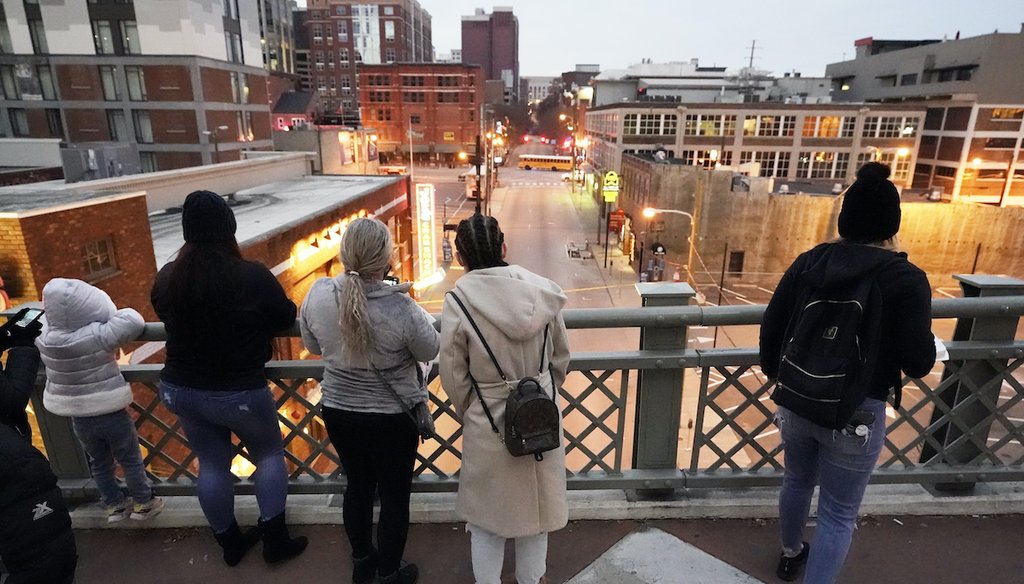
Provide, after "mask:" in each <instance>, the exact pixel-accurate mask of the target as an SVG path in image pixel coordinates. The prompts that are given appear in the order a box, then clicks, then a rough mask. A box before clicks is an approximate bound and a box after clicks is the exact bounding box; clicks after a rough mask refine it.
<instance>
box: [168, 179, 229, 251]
mask: <svg viewBox="0 0 1024 584" xmlns="http://www.w3.org/2000/svg"><path fill="white" fill-rule="evenodd" d="M236 227H237V224H236V223H235V214H234V212H233V211H232V210H231V207H229V206H228V203H227V201H225V200H224V197H221V196H220V195H218V194H217V193H212V192H210V191H194V192H192V193H190V194H189V196H188V197H186V198H185V204H184V205H183V206H182V209H181V229H182V231H183V232H184V234H185V241H187V242H190V243H210V242H215V241H234V240H235V228H236Z"/></svg>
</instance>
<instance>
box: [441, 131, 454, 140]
mask: <svg viewBox="0 0 1024 584" xmlns="http://www.w3.org/2000/svg"><path fill="white" fill-rule="evenodd" d="M444 141H445V142H454V141H455V132H445V133H444Z"/></svg>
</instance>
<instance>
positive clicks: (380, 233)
mask: <svg viewBox="0 0 1024 584" xmlns="http://www.w3.org/2000/svg"><path fill="white" fill-rule="evenodd" d="M393 251H394V244H393V243H392V241H391V231H390V230H388V227H387V225H385V224H383V223H381V222H380V221H378V220H376V219H369V218H360V219H356V220H355V221H353V222H352V223H349V225H348V228H347V229H345V234H344V236H343V237H342V239H341V263H342V264H343V265H344V266H345V274H344V275H343V276H342V278H341V292H340V293H339V299H338V308H339V312H340V313H341V314H340V318H339V321H340V322H339V323H338V324H339V325H340V326H341V334H342V338H344V339H345V344H346V345H347V346H348V347H349V348H350V349H351V350H352V351H353V352H355V353H356V354H358V355H360V356H362V357H364V358H366V359H367V360H369V355H370V351H371V349H372V347H373V344H374V342H373V333H372V331H371V323H370V314H369V307H368V304H367V300H366V291H365V290H364V289H363V282H362V280H368V279H369V277H370V276H377V277H380V276H383V274H384V272H385V271H386V270H387V268H388V264H389V263H390V261H391V256H392V253H393Z"/></svg>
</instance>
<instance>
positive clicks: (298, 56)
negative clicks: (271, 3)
mask: <svg viewBox="0 0 1024 584" xmlns="http://www.w3.org/2000/svg"><path fill="white" fill-rule="evenodd" d="M307 18H309V11H308V10H305V9H301V10H293V11H292V31H293V32H292V38H294V39H295V75H296V76H297V77H298V78H299V80H298V83H296V87H295V88H296V89H298V90H299V91H305V92H311V91H313V76H312V66H311V64H310V63H311V60H312V58H311V57H310V53H309V33H308V31H307V30H306V19H307Z"/></svg>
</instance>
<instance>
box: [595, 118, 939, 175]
mask: <svg viewBox="0 0 1024 584" xmlns="http://www.w3.org/2000/svg"><path fill="white" fill-rule="evenodd" d="M924 117H925V111H924V108H923V107H920V106H913V105H903V104H870V105H865V104H821V105H806V104H782V103H759V104H753V103H748V104H729V103H696V104H695V103H688V104H685V105H681V104H675V103H664V102H652V103H636V102H634V103H628V104H619V105H605V106H600V107H595V108H593V109H590V110H588V111H587V112H586V124H585V126H586V132H587V135H588V138H589V144H590V148H589V151H588V158H589V159H590V161H591V162H592V163H593V165H594V166H595V167H596V168H597V169H598V170H602V171H604V170H615V171H620V170H621V161H622V155H623V154H624V153H644V152H654V151H656V150H664V151H665V154H666V155H667V156H668V157H671V158H677V159H680V160H681V161H682V163H683V164H692V165H697V166H703V167H706V168H710V167H714V166H716V165H718V164H722V165H726V166H730V165H737V164H744V163H749V162H756V163H759V164H760V171H759V174H760V176H763V177H775V178H776V184H781V183H782V182H785V181H793V182H812V183H813V182H821V183H825V184H832V185H834V184H836V183H842V184H850V183H851V182H852V181H853V179H854V178H855V176H856V171H857V168H859V167H860V166H861V165H862V164H864V163H866V162H869V161H871V160H878V161H881V162H884V163H886V164H889V165H890V166H892V169H893V176H892V180H893V182H894V183H896V184H897V185H898V186H900V187H909V186H910V185H911V179H912V172H911V169H912V168H913V167H914V162H915V159H916V154H917V149H918V145H919V141H920V137H919V131H920V128H921V126H922V124H923V123H924Z"/></svg>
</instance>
